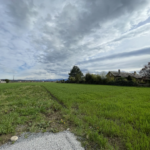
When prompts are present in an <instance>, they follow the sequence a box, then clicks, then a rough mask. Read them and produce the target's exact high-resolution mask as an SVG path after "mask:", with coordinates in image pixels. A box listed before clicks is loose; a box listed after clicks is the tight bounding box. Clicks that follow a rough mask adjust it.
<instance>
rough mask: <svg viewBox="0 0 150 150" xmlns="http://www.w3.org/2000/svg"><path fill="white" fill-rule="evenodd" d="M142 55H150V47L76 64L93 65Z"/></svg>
mask: <svg viewBox="0 0 150 150" xmlns="http://www.w3.org/2000/svg"><path fill="white" fill-rule="evenodd" d="M143 55H150V47H147V48H142V49H139V50H135V51H131V52H124V53H118V54H114V55H109V56H105V57H100V58H96V59H91V60H88V61H83V62H79V63H78V64H79V65H81V64H85V63H86V64H87V63H93V62H99V61H105V60H112V59H122V58H129V57H132V56H135V57H137V56H143Z"/></svg>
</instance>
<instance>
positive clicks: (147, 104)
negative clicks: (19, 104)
mask: <svg viewBox="0 0 150 150" xmlns="http://www.w3.org/2000/svg"><path fill="white" fill-rule="evenodd" d="M44 86H45V87H46V88H47V89H48V90H49V91H51V93H53V95H55V96H56V97H57V98H58V99H59V100H60V101H61V102H62V103H64V104H65V105H66V106H67V108H68V110H69V111H68V114H69V112H70V114H69V115H70V119H71V120H72V121H73V122H74V123H75V124H76V125H77V126H78V127H81V128H83V130H84V132H85V133H86V134H89V138H90V139H91V140H93V141H95V142H96V143H97V144H98V145H99V146H102V147H103V148H107V147H108V146H107V144H108V143H109V144H110V145H113V147H114V145H116V146H117V147H118V148H119V149H129V150H132V149H133V150H136V149H137V150H149V149H150V88H138V87H121V86H120V87H119V86H104V85H79V84H55V83H54V84H44ZM89 127H91V130H89ZM84 128H85V129H84ZM109 144H108V145H109Z"/></svg>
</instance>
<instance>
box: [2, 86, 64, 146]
mask: <svg viewBox="0 0 150 150" xmlns="http://www.w3.org/2000/svg"><path fill="white" fill-rule="evenodd" d="M3 85H4V84H3ZM3 85H2V84H1V85H0V86H1V90H0V145H1V144H3V143H4V142H6V141H7V140H8V139H9V138H10V136H12V135H16V134H17V135H18V134H21V133H22V132H23V131H30V132H38V131H42V132H46V131H50V130H51V128H53V126H54V127H55V126H56V127H58V129H59V128H60V127H59V126H58V125H57V124H54V123H52V121H53V120H54V121H55V118H53V119H52V118H50V117H48V116H49V115H51V114H53V113H54V110H56V109H59V108H60V107H61V106H59V104H58V103H57V102H55V101H53V100H52V98H51V96H50V95H49V93H48V92H47V91H46V90H45V89H44V88H43V87H41V86H40V85H38V84H36V85H33V84H5V85H4V87H3ZM7 86H8V87H7ZM58 117H59V114H58V115H57V118H58ZM60 119H61V118H60ZM60 119H59V120H60ZM54 129H55V128H54ZM55 130H56V129H55Z"/></svg>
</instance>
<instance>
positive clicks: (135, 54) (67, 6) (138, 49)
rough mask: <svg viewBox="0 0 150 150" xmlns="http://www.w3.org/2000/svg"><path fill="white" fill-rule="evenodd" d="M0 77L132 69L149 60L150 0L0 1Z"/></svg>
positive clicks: (64, 76)
mask: <svg viewBox="0 0 150 150" xmlns="http://www.w3.org/2000/svg"><path fill="white" fill-rule="evenodd" d="M0 14H1V17H0V79H6V78H7V79H13V75H14V77H15V79H31V80H32V79H60V78H62V79H67V78H68V73H69V72H70V70H71V69H72V67H73V66H74V65H76V66H78V67H79V68H80V69H81V70H82V72H83V73H84V74H85V73H87V72H90V73H101V72H103V71H105V72H108V71H118V69H120V70H121V71H126V72H134V71H137V72H138V71H140V69H141V68H142V67H143V66H144V65H145V64H147V63H148V62H150V0H42V1H41V0H0Z"/></svg>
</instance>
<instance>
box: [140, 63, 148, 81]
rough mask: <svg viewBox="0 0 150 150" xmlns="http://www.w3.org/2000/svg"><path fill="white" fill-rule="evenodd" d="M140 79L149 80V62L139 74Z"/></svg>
mask: <svg viewBox="0 0 150 150" xmlns="http://www.w3.org/2000/svg"><path fill="white" fill-rule="evenodd" d="M139 73H140V74H141V75H142V77H146V78H150V62H149V63H148V64H147V65H145V66H144V67H143V68H142V69H141V70H140V72H139Z"/></svg>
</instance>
